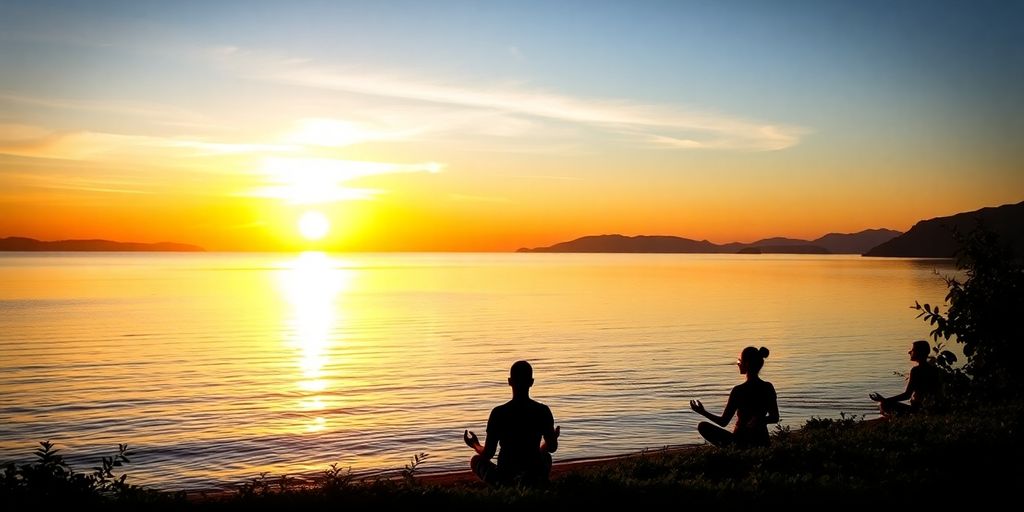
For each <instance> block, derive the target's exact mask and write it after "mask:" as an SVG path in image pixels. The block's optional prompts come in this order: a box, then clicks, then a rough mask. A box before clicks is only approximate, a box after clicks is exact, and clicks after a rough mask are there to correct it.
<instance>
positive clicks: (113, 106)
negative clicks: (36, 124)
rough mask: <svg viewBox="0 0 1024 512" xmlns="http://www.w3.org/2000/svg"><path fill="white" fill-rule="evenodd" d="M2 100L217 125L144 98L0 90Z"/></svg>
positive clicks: (188, 123) (196, 113)
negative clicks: (105, 98)
mask: <svg viewBox="0 0 1024 512" xmlns="http://www.w3.org/2000/svg"><path fill="white" fill-rule="evenodd" d="M0 102H6V103H15V104H23V105H31V106H33V107H43V108H52V109H62V110H81V111H87V112H98V113H102V114H106V115H124V116H134V117H142V118H148V119H150V120H153V121H155V122H157V123H161V124H167V125H194V126H206V127H210V126H213V125H215V123H214V120H213V119H211V118H210V117H208V116H205V115H202V114H200V113H198V112H193V111H191V110H187V109H183V108H178V107H175V106H172V105H163V104H157V103H148V102H140V101H116V100H91V99H82V98H62V97H47V96H34V95H30V94H21V93H17V92H13V91H5V90H0Z"/></svg>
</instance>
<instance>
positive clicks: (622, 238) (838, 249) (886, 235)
mask: <svg viewBox="0 0 1024 512" xmlns="http://www.w3.org/2000/svg"><path fill="white" fill-rule="evenodd" d="M900 234H902V233H900V232H899V231H895V230H891V229H885V228H879V229H865V230H862V231H858V232H856V233H828V234H826V235H824V236H822V237H819V238H817V239H815V240H801V239H797V238H786V237H771V238H763V239H761V240H758V241H756V242H751V243H743V242H729V243H726V244H715V243H712V242H709V241H707V240H693V239H690V238H684V237H679V236H671V235H637V236H627V235H621V234H610V235H588V236H583V237H580V238H577V239H575V240H570V241H567V242H559V243H557V244H554V245H550V246H547V247H534V248H527V247H523V248H520V249H518V250H517V251H516V252H610V253H689V254H730V253H740V252H744V253H747V254H760V253H774V254H864V253H865V252H867V251H868V250H870V249H871V248H873V247H875V246H877V245H878V244H880V243H883V242H885V241H888V240H890V239H892V238H895V237H897V236H899V235H900ZM787 248H789V249H787ZM758 249H759V250H758Z"/></svg>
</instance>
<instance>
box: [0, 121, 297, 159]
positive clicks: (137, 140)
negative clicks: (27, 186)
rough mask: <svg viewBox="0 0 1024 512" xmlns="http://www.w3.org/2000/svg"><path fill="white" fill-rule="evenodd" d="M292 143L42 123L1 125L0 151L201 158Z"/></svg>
mask: <svg viewBox="0 0 1024 512" xmlns="http://www.w3.org/2000/svg"><path fill="white" fill-rule="evenodd" d="M299 149H300V148H299V147H298V146H293V145H288V144H260V143H251V144H238V143H224V142H210V141H203V140H190V139H185V138H176V137H152V136H147V135H122V134H116V133H105V132H93V131H74V132H62V131H54V130H48V129H46V128H42V127H39V126H32V125H22V124H0V154H6V155H15V156H27V157H34V158H54V159H62V160H104V159H108V158H115V157H124V156H126V155H133V154H138V155H139V156H147V157H152V156H155V155H160V156H164V157H199V156H213V155H224V154H249V153H257V154H264V153H275V152H290V151H297V150H299Z"/></svg>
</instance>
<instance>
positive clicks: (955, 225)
mask: <svg viewBox="0 0 1024 512" xmlns="http://www.w3.org/2000/svg"><path fill="white" fill-rule="evenodd" d="M979 223H980V224H981V225H982V226H984V227H986V228H988V229H990V230H992V231H994V232H995V233H996V234H997V235H999V238H1000V239H1001V240H1002V241H1003V243H1005V244H1006V245H1007V246H1008V247H1009V248H1010V249H1011V250H1012V251H1013V253H1014V254H1015V255H1016V256H1017V257H1024V201H1022V202H1020V203H1017V204H1006V205H1003V206H998V207H990V208H982V209H980V210H975V211H973V212H966V213H958V214H956V215H951V216H949V217H936V218H934V219H928V220H922V221H920V222H918V223H917V224H914V227H912V228H910V231H907V232H906V233H904V234H902V235H900V236H898V237H896V238H893V239H892V240H889V241H888V242H885V243H883V244H881V245H879V246H878V247H875V248H873V249H871V250H870V251H868V252H867V253H866V254H865V256H890V257H904V258H953V257H955V256H956V254H955V253H956V249H957V247H959V245H958V244H957V242H956V240H955V238H954V236H953V232H954V230H959V231H960V232H961V233H964V234H966V233H968V232H970V231H971V230H972V229H974V228H975V227H976V226H978V224H979Z"/></svg>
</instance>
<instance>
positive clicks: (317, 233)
mask: <svg viewBox="0 0 1024 512" xmlns="http://www.w3.org/2000/svg"><path fill="white" fill-rule="evenodd" d="M330 230H331V223H330V221H328V220H327V217H326V216H325V215H324V214H322V213H320V212H316V211H310V212H306V213H303V214H302V217H300V218H299V233H302V236H303V237H305V238H306V240H320V239H321V238H323V237H324V236H326V235H327V232H328V231H330Z"/></svg>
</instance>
